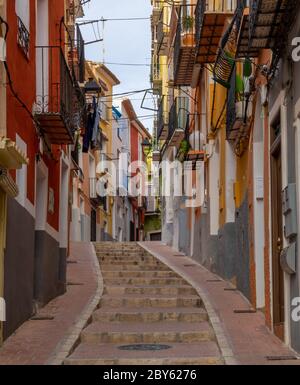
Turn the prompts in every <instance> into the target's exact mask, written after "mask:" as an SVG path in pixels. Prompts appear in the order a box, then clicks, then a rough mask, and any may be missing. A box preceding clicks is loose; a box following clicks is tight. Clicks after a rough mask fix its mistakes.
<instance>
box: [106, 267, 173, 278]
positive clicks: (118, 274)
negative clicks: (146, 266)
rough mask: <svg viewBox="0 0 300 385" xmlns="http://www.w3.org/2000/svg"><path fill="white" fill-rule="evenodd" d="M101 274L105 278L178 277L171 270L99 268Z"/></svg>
mask: <svg viewBox="0 0 300 385" xmlns="http://www.w3.org/2000/svg"><path fill="white" fill-rule="evenodd" d="M101 271H102V274H103V276H104V277H105V278H178V275H177V274H176V273H174V272H173V271H170V270H167V271H156V270H147V271H143V270H141V271H137V270H126V271H114V270H105V269H101Z"/></svg>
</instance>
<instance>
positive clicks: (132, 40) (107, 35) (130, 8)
mask: <svg viewBox="0 0 300 385" xmlns="http://www.w3.org/2000/svg"><path fill="white" fill-rule="evenodd" d="M150 14H151V2H150V0H127V1H125V0H91V2H90V3H88V4H87V5H86V6H85V18H84V19H85V20H97V19H101V18H102V17H103V18H104V19H119V18H147V19H148V20H133V21H129V20H124V21H121V20H115V21H114V20H111V21H110V20H107V21H106V22H104V30H103V23H102V22H100V23H98V24H93V25H86V26H82V27H81V30H82V33H83V36H84V39H85V41H86V42H89V41H93V40H95V39H96V38H98V37H99V35H100V37H101V38H102V37H103V39H104V41H103V43H96V44H91V45H87V46H86V58H87V59H89V60H93V61H99V62H103V60H104V62H105V63H107V64H106V65H107V66H108V67H109V69H110V70H111V71H112V72H113V73H115V75H116V76H117V77H118V78H119V80H120V81H121V85H120V86H118V87H116V88H115V93H122V92H128V91H133V90H141V89H146V88H149V87H150V82H149V73H150V67H149V66H125V65H115V64H108V63H124V64H131V63H134V64H150V55H151V29H150V20H149V17H150ZM142 97H143V94H142V93H139V94H136V95H134V96H132V97H131V98H132V100H133V104H134V106H135V108H136V111H137V114H138V115H139V116H144V115H151V114H152V112H150V111H148V110H143V109H140V104H141V100H136V99H141V98H142ZM119 102H120V99H118V100H117V99H116V100H115V104H118V103H119ZM147 103H150V101H147ZM141 121H142V122H143V124H144V125H145V126H146V127H149V128H150V129H151V127H152V121H151V119H149V118H148V119H147V118H141Z"/></svg>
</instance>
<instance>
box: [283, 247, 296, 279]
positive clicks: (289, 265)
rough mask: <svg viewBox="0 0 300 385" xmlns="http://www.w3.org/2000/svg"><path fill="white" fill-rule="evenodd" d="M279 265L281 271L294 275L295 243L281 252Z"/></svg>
mask: <svg viewBox="0 0 300 385" xmlns="http://www.w3.org/2000/svg"><path fill="white" fill-rule="evenodd" d="M280 265H281V268H282V270H283V271H285V272H286V273H288V274H291V275H292V274H295V273H296V243H295V242H294V243H292V244H291V245H290V246H288V247H286V248H285V249H284V250H282V252H281V255H280Z"/></svg>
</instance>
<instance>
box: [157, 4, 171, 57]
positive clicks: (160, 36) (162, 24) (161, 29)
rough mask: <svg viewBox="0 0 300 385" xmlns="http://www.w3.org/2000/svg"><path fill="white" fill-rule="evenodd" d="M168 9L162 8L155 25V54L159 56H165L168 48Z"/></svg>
mask: <svg viewBox="0 0 300 385" xmlns="http://www.w3.org/2000/svg"><path fill="white" fill-rule="evenodd" d="M169 15H170V9H169V7H162V9H161V12H160V16H159V21H158V24H157V53H158V54H159V55H166V54H167V48H168V38H169V31H170V27H169Z"/></svg>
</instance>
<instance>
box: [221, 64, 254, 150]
mask: <svg viewBox="0 0 300 385" xmlns="http://www.w3.org/2000/svg"><path fill="white" fill-rule="evenodd" d="M236 79H237V77H236V71H233V74H232V77H231V86H230V89H229V91H228V99H227V118H226V139H227V140H228V141H229V142H230V143H231V144H233V145H234V146H235V147H236V148H238V147H239V148H240V147H241V146H240V145H241V143H246V142H248V139H249V130H250V117H251V114H252V111H251V110H252V102H251V101H250V96H248V97H247V94H246V93H245V92H244V91H243V92H242V93H239V92H237V84H236ZM238 151H240V150H238Z"/></svg>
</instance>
